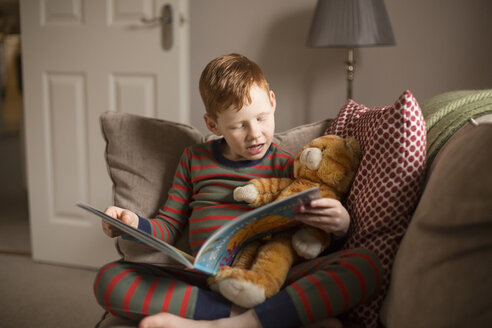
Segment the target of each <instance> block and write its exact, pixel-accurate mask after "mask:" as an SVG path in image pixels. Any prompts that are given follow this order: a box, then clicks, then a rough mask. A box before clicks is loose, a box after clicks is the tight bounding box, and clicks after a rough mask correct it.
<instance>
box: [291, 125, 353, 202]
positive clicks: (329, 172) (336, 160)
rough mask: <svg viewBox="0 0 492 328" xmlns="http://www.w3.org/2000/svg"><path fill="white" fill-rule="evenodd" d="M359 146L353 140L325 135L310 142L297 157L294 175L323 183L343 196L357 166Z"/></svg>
mask: <svg viewBox="0 0 492 328" xmlns="http://www.w3.org/2000/svg"><path fill="white" fill-rule="evenodd" d="M360 157H361V151H360V146H359V143H358V142H357V140H355V139H354V138H352V137H348V138H341V137H339V136H336V135H326V136H322V137H319V138H316V139H314V140H312V141H311V142H310V143H308V144H307V145H305V146H304V147H303V148H302V149H301V151H300V152H299V153H298V154H297V156H296V158H295V161H294V176H295V177H296V178H297V179H300V178H304V179H308V180H311V181H313V182H318V183H323V184H326V185H328V186H330V187H332V188H334V189H335V190H336V191H338V192H339V193H340V194H344V193H346V192H347V191H348V190H349V188H350V185H351V184H352V181H353V180H354V177H355V173H356V172H357V168H358V166H359V162H360Z"/></svg>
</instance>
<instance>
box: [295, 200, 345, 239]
mask: <svg viewBox="0 0 492 328" xmlns="http://www.w3.org/2000/svg"><path fill="white" fill-rule="evenodd" d="M295 219H296V220H299V221H302V222H303V223H305V224H308V225H310V226H313V227H315V228H318V229H321V230H323V231H325V232H328V233H333V234H335V235H337V236H342V235H344V234H345V233H347V231H348V228H349V226H350V214H349V213H348V212H347V210H346V209H345V207H344V206H343V205H342V203H340V202H339V201H338V200H336V199H333V198H320V199H316V200H312V201H311V202H310V204H309V205H303V206H301V207H300V209H299V212H298V213H297V214H296V216H295Z"/></svg>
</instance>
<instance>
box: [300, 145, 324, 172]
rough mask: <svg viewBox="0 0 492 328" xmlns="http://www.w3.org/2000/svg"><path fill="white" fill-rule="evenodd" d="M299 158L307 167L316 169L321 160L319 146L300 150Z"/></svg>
mask: <svg viewBox="0 0 492 328" xmlns="http://www.w3.org/2000/svg"><path fill="white" fill-rule="evenodd" d="M299 160H300V162H301V164H303V165H306V166H307V168H308V169H310V170H317V169H319V167H320V165H321V161H322V160H323V153H322V152H321V149H319V148H315V147H311V148H306V149H304V150H303V151H302V153H301V157H300V158H299Z"/></svg>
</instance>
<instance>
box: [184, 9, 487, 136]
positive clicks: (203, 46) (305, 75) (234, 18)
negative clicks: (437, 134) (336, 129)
mask: <svg viewBox="0 0 492 328" xmlns="http://www.w3.org/2000/svg"><path fill="white" fill-rule="evenodd" d="M385 2H386V7H387V10H388V13H389V16H390V20H391V23H392V26H393V32H394V34H395V38H396V42H397V45H396V46H393V47H372V48H361V49H359V50H358V53H357V55H356V59H357V64H356V72H355V81H354V95H353V98H354V99H355V100H356V101H357V102H359V103H363V104H365V105H367V106H377V105H387V104H391V103H392V102H394V100H396V98H397V97H398V95H399V94H400V93H401V92H403V91H404V90H406V89H410V90H411V91H412V92H413V93H414V95H415V96H416V97H417V99H418V100H419V101H420V102H423V101H424V100H426V99H428V98H429V97H431V96H433V95H436V94H438V93H441V92H445V91H451V90H457V89H478V88H492V60H491V58H492V55H491V54H492V27H491V25H490V13H491V12H492V2H491V1H490V0H412V1H407V0H386V1H385ZM315 5H316V0H266V1H265V0H248V1H243V0H200V1H190V16H191V95H192V99H191V108H192V115H191V123H192V124H193V125H195V126H197V127H198V128H199V129H201V130H202V131H205V126H204V124H203V123H202V121H203V120H202V115H203V106H202V103H201V100H200V96H199V93H198V79H199V76H200V73H201V70H202V69H203V67H204V66H205V65H206V64H207V62H208V61H209V60H211V59H212V58H214V57H216V56H218V55H221V54H226V53H230V52H238V53H241V54H244V55H246V56H248V57H249V58H251V59H252V60H254V61H256V62H257V63H258V64H259V65H260V66H261V67H262V68H263V70H264V72H265V75H266V76H267V79H268V80H269V82H270V84H271V87H272V89H273V90H274V91H275V93H276V95H277V102H278V105H277V106H278V107H277V117H276V120H277V131H283V130H286V129H288V128H291V127H293V126H296V125H298V124H302V123H306V122H311V121H314V120H319V119H323V118H326V117H333V116H335V115H336V113H337V112H338V110H339V109H340V107H341V106H342V105H343V104H344V102H345V95H346V83H345V68H344V65H343V62H344V61H345V58H346V51H345V50H344V49H334V48H324V49H321V48H318V49H310V48H307V47H306V46H305V44H306V38H307V34H308V30H309V26H310V23H311V17H312V14H313V11H314V8H315Z"/></svg>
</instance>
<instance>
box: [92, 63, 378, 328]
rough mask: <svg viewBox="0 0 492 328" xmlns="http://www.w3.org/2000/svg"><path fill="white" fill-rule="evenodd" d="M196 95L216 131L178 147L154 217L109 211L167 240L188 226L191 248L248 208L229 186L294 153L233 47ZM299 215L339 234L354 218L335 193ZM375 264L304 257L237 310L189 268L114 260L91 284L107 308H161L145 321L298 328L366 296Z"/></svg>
mask: <svg viewBox="0 0 492 328" xmlns="http://www.w3.org/2000/svg"><path fill="white" fill-rule="evenodd" d="M200 94H201V96H202V99H203V102H204V105H205V108H206V113H205V115H204V120H205V123H206V126H207V128H208V129H209V130H210V131H211V132H213V133H214V134H216V135H217V136H221V137H222V138H220V139H217V140H215V141H211V142H208V143H205V144H201V145H195V146H192V147H189V148H187V149H186V150H185V151H184V154H183V156H182V157H181V160H180V162H179V165H178V168H177V170H176V174H175V179H174V182H173V186H172V188H171V189H170V191H169V195H168V200H167V201H166V203H165V205H164V206H163V207H162V208H161V209H160V212H159V214H158V215H157V217H156V218H155V219H151V220H149V219H145V218H141V217H139V216H138V215H137V214H135V213H133V212H131V211H129V210H125V209H121V208H117V207H109V208H108V209H107V210H106V213H107V214H109V215H111V216H113V217H115V218H118V219H120V220H123V221H124V222H126V223H128V224H130V225H132V226H134V227H138V228H139V229H141V230H144V231H147V232H148V233H151V234H153V235H154V236H157V237H159V238H162V239H163V240H165V241H167V242H170V243H173V242H174V241H175V240H176V238H177V237H178V236H179V234H180V233H181V230H182V229H183V227H184V226H185V224H186V223H188V224H189V227H190V235H189V237H190V246H191V248H192V250H193V252H196V251H197V250H198V249H199V247H200V246H201V244H202V243H203V242H204V241H205V239H206V238H207V237H208V236H209V235H210V234H211V233H212V232H213V231H215V230H216V229H218V228H220V227H221V226H222V225H223V224H225V223H226V222H228V221H229V220H232V219H234V218H235V217H236V216H238V215H240V214H241V213H242V212H243V211H247V210H249V207H248V206H247V205H246V204H238V203H237V202H235V201H234V200H233V198H232V191H233V190H234V188H235V187H237V186H241V185H244V184H245V183H246V182H247V181H248V180H250V179H252V178H257V177H292V163H293V159H294V155H293V154H292V153H290V152H289V151H287V150H285V149H283V148H281V147H279V146H278V145H276V144H274V143H272V140H273V135H274V130H275V122H274V113H275V109H276V99H275V94H274V93H273V91H271V90H270V88H269V86H268V83H267V81H266V79H265V77H264V76H263V73H262V71H261V69H260V68H259V67H258V65H256V64H255V63H253V62H252V61H250V60H249V59H247V58H246V57H244V56H240V55H236V54H231V55H226V56H222V57H218V58H216V59H214V60H212V61H211V62H210V63H209V64H208V65H207V66H206V67H205V69H204V71H203V72H202V75H201V78H200ZM297 218H298V219H299V220H301V221H303V222H305V223H307V224H311V225H314V226H317V227H319V228H321V229H324V230H325V231H328V232H331V233H335V234H337V235H339V234H345V233H346V232H347V231H348V227H349V224H350V217H349V215H348V213H347V211H346V210H345V208H344V207H343V206H342V205H341V204H340V202H338V201H335V200H333V199H320V200H316V201H313V202H312V203H311V204H310V206H307V207H304V208H302V209H301V213H300V214H299V215H298V217H297ZM103 230H104V231H105V233H106V234H107V235H108V236H111V237H114V236H117V235H119V234H120V232H119V231H118V230H116V229H114V228H113V227H112V226H110V225H108V224H107V223H105V222H103ZM379 268H380V267H379V264H378V260H377V259H376V257H375V256H374V255H373V254H372V253H370V252H368V251H364V250H354V251H351V252H347V251H345V252H340V253H335V254H332V255H330V256H328V257H320V258H318V259H315V260H313V261H307V262H304V263H302V264H300V265H297V266H295V267H294V268H293V269H292V270H291V272H290V273H289V276H288V277H287V283H286V285H287V287H286V288H285V289H284V290H282V291H281V292H280V293H278V294H277V295H275V296H273V297H272V298H270V299H267V301H265V302H264V303H263V304H260V305H258V306H256V307H254V308H253V309H251V310H248V311H245V312H243V313H241V314H240V315H238V316H235V317H232V316H231V313H232V310H233V307H232V305H231V303H230V302H229V301H228V300H226V299H225V298H223V297H222V296H221V295H219V294H216V293H213V292H211V291H209V290H208V288H207V286H206V283H205V279H204V277H203V276H201V275H197V274H196V273H194V272H192V271H190V272H189V273H186V274H183V275H180V276H179V277H178V276H177V274H176V272H173V271H170V270H166V269H165V268H156V267H152V266H148V265H140V264H130V263H125V262H115V263H111V264H108V265H106V266H105V267H103V268H102V269H101V270H100V272H99V274H98V276H97V278H96V282H95V285H94V290H95V293H96V297H97V299H98V301H99V303H100V304H101V305H102V306H103V307H105V308H106V309H107V310H108V311H109V312H111V313H113V314H117V315H120V316H123V317H127V318H130V319H134V320H138V319H140V318H142V317H144V316H146V315H148V314H156V313H159V312H162V313H160V314H157V315H155V316H151V317H148V318H146V319H144V320H142V322H141V327H172V326H175V327H194V326H197V327H199V326H224V327H232V326H234V327H236V326H237V327H236V328H239V327H299V326H301V325H306V324H309V323H313V322H316V321H320V320H323V319H327V318H328V317H331V316H334V315H337V314H340V313H342V312H344V311H346V310H347V309H348V308H349V307H353V306H355V305H356V304H359V303H360V302H362V301H364V300H366V299H367V298H368V297H369V296H370V295H372V294H373V293H374V292H375V291H376V290H377V287H378V286H377V285H378V281H379V275H380V269H379ZM361 277H363V278H361ZM229 316H231V317H229ZM192 319H193V320H192ZM197 320H202V321H197ZM203 320H207V321H203ZM213 320H215V321H213ZM325 323H326V324H330V323H331V324H334V325H336V324H338V323H339V322H338V321H336V320H335V319H333V320H332V321H331V322H325Z"/></svg>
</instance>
